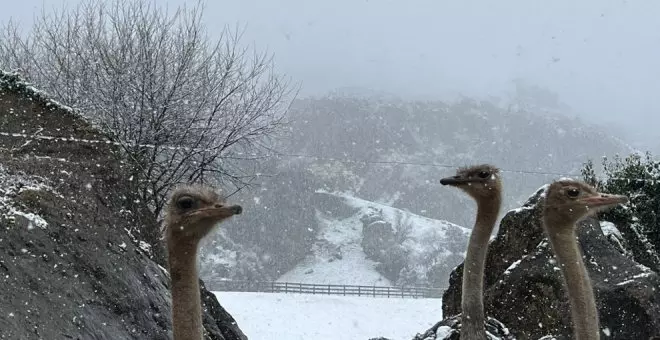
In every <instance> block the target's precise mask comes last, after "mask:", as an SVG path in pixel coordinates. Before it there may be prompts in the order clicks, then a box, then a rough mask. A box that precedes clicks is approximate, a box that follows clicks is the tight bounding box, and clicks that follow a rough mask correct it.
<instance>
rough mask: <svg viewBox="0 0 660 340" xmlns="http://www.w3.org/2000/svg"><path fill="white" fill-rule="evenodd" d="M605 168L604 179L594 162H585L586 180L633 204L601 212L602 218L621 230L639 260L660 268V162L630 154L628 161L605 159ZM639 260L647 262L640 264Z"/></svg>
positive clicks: (618, 158)
mask: <svg viewBox="0 0 660 340" xmlns="http://www.w3.org/2000/svg"><path fill="white" fill-rule="evenodd" d="M602 165H603V170H604V176H603V177H601V178H599V177H597V176H596V173H595V171H594V164H593V162H592V161H588V162H587V163H585V165H584V167H583V168H582V176H583V178H584V180H585V181H586V182H587V183H589V184H591V185H594V186H596V187H597V188H599V190H601V191H603V192H607V193H612V194H621V195H626V196H628V197H629V199H630V202H629V203H628V204H626V205H623V206H621V207H617V208H615V209H612V210H609V211H606V212H602V213H600V215H599V217H600V218H601V219H602V220H607V221H610V222H613V223H614V224H616V225H617V226H618V227H619V229H620V230H621V232H622V234H623V235H624V237H625V238H626V241H628V242H629V244H630V245H631V247H634V248H636V249H630V250H631V251H632V252H633V253H634V254H636V255H635V258H636V260H638V261H639V262H640V263H643V264H646V265H647V266H649V265H651V266H652V267H655V268H656V269H660V268H658V262H659V261H658V252H657V249H660V218H659V216H660V161H658V160H655V159H654V158H653V157H652V155H651V154H650V153H649V152H647V153H646V154H644V155H639V154H631V155H629V156H628V157H626V158H625V159H622V158H621V157H619V156H615V157H614V158H613V159H612V160H608V159H607V158H603V163H602ZM649 256H650V257H651V258H652V259H649V258H648V257H649ZM640 258H647V259H646V260H645V261H644V260H641V261H640ZM644 262H646V263H644Z"/></svg>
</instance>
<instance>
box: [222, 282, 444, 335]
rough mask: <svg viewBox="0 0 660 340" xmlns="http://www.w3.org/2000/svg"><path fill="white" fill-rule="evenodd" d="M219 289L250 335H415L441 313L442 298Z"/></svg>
mask: <svg viewBox="0 0 660 340" xmlns="http://www.w3.org/2000/svg"><path fill="white" fill-rule="evenodd" d="M214 293H215V295H216V296H217V298H218V301H220V303H221V304H222V306H223V307H224V308H225V309H226V310H227V311H228V312H229V313H230V314H231V315H232V316H233V317H234V318H235V319H236V322H238V325H239V327H240V328H241V330H243V332H244V333H245V335H247V337H248V338H249V339H250V340H270V339H278V340H311V339H313V340H337V339H341V340H367V339H370V338H376V337H380V336H384V337H386V338H388V339H392V340H410V339H412V337H413V336H414V335H415V334H416V333H418V332H423V331H425V330H426V329H428V328H429V327H431V326H433V324H435V323H436V322H438V321H440V320H441V319H442V300H441V299H393V298H373V297H354V296H333V295H309V294H275V293H242V292H240V293H239V292H214Z"/></svg>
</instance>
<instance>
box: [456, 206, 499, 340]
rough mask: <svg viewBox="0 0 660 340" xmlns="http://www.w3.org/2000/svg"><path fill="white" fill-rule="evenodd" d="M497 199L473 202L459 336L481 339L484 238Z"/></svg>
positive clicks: (492, 222)
mask: <svg viewBox="0 0 660 340" xmlns="http://www.w3.org/2000/svg"><path fill="white" fill-rule="evenodd" d="M500 204H501V198H500V197H499V196H497V197H496V198H493V199H490V200H484V201H477V218H476V221H475V224H474V228H473V229H472V233H471V234H470V243H469V244H468V248H467V254H466V255H465V262H464V265H463V286H462V293H461V309H462V318H461V319H462V321H461V322H462V324H463V326H462V327H461V339H462V340H463V339H465V340H485V339H486V329H485V326H484V322H485V312H484V297H483V295H484V294H483V291H484V267H485V263H486V255H487V251H488V241H489V240H490V235H491V233H492V232H493V229H494V228H495V223H496V222H497V215H498V214H499V210H500Z"/></svg>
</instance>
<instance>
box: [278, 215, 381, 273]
mask: <svg viewBox="0 0 660 340" xmlns="http://www.w3.org/2000/svg"><path fill="white" fill-rule="evenodd" d="M317 219H318V223H319V226H320V231H319V234H318V236H317V242H316V243H315V244H314V245H313V246H312V255H310V256H308V257H307V258H306V259H305V260H303V261H302V262H301V263H300V264H298V265H297V266H296V267H295V268H293V269H292V270H290V271H289V272H287V273H285V274H284V275H282V276H281V277H280V278H279V279H278V281H280V282H303V283H329V284H354V285H376V286H390V285H391V283H390V281H389V280H388V279H386V278H385V277H384V276H383V275H381V274H380V273H378V272H377V271H376V269H374V267H375V262H374V261H371V260H369V259H367V257H366V255H365V253H364V251H362V246H361V245H360V242H361V241H362V222H360V217H359V215H357V214H356V215H353V216H350V217H348V218H345V219H340V220H333V219H329V218H326V217H324V216H323V214H321V213H317ZM339 257H340V258H339Z"/></svg>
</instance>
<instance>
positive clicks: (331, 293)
mask: <svg viewBox="0 0 660 340" xmlns="http://www.w3.org/2000/svg"><path fill="white" fill-rule="evenodd" d="M328 295H332V293H330V284H329V283H328Z"/></svg>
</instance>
